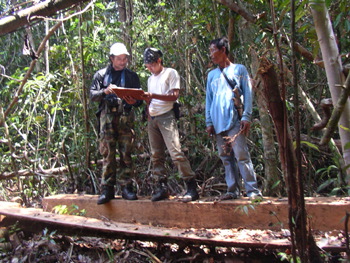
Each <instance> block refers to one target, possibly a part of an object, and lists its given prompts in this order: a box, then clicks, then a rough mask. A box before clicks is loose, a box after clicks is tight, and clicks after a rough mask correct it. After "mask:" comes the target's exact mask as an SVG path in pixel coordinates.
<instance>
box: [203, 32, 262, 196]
mask: <svg viewBox="0 0 350 263" xmlns="http://www.w3.org/2000/svg"><path fill="white" fill-rule="evenodd" d="M209 52H210V58H211V60H212V62H213V63H214V64H217V65H218V68H216V69H213V70H211V71H210V72H209V74H208V80H207V87H206V111H205V113H206V127H207V128H206V131H207V133H208V135H209V136H213V135H215V136H216V140H217V148H218V152H219V157H220V159H221V160H222V162H223V164H224V167H225V180H226V183H227V187H228V189H227V193H226V194H225V195H223V196H221V200H227V199H236V198H239V195H240V187H239V185H240V184H239V176H238V171H237V168H236V167H237V165H238V168H239V171H240V173H241V175H242V178H243V180H244V185H245V188H246V194H247V196H248V197H249V198H250V199H254V200H255V199H262V195H261V193H260V191H259V190H258V188H257V187H258V185H257V180H256V175H255V172H254V168H253V163H252V161H251V158H250V154H249V150H248V146H247V142H246V136H247V135H248V133H249V129H250V119H251V114H252V107H253V106H252V100H253V92H252V87H251V83H250V78H249V74H248V71H247V69H246V67H245V66H244V65H240V64H233V63H231V61H230V60H229V58H228V53H229V43H228V40H227V38H225V37H223V38H218V39H215V40H212V41H211V42H210V47H209ZM225 74H226V76H225ZM229 82H231V84H230V83H229ZM233 85H235V87H232V86H233ZM234 88H237V89H238V91H239V93H240V95H241V96H243V102H244V103H243V105H244V110H243V113H242V116H240V114H239V111H238V110H239V109H238V108H236V107H235V105H234V99H239V98H235V96H236V95H235V93H234V92H233V89H234ZM227 146H228V147H227ZM227 148H229V149H228V151H227V150H225V149H227ZM235 158H236V160H237V164H236V160H235Z"/></svg>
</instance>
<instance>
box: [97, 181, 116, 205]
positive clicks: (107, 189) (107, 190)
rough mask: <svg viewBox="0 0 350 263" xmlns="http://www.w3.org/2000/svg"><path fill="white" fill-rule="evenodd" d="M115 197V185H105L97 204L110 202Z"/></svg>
mask: <svg viewBox="0 0 350 263" xmlns="http://www.w3.org/2000/svg"><path fill="white" fill-rule="evenodd" d="M114 198H115V197H114V186H109V185H105V186H103V187H102V193H101V195H100V196H99V198H98V200H97V204H98V205H102V204H105V203H108V202H109V201H111V200H112V199H114Z"/></svg>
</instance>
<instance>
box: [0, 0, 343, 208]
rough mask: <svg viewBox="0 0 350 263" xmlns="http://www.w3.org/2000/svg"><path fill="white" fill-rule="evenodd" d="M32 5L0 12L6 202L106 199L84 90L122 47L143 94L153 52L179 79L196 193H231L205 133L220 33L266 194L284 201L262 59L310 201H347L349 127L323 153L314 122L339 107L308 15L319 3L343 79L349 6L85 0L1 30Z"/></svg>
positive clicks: (143, 178)
mask: <svg viewBox="0 0 350 263" xmlns="http://www.w3.org/2000/svg"><path fill="white" fill-rule="evenodd" d="M65 2H67V3H68V2H70V1H65ZM71 2H79V1H71ZM36 4H39V1H34V2H33V1H28V2H25V1H17V2H16V1H15V2H14V1H1V3H0V14H1V15H0V28H1V30H0V32H1V35H0V40H1V41H0V54H1V60H0V96H1V101H0V123H1V127H0V131H1V133H0V134H1V137H0V145H1V147H0V179H1V181H0V185H1V187H0V199H1V200H10V199H11V200H13V198H14V197H15V198H16V199H19V200H20V201H21V202H22V203H23V204H24V205H26V206H31V205H35V204H40V200H41V198H42V197H44V196H47V195H54V194H58V193H74V192H79V193H81V192H84V193H87V194H98V193H99V180H100V174H101V156H100V155H99V152H98V148H97V143H96V140H97V132H96V118H95V115H94V114H95V111H96V109H97V105H95V104H93V103H91V102H90V101H89V97H88V93H89V88H90V84H91V81H92V77H93V74H94V73H95V72H96V71H97V70H98V69H100V68H102V67H105V66H106V65H107V63H108V52H109V48H110V46H111V45H112V44H113V43H115V42H123V43H125V44H126V46H127V47H128V49H129V50H130V51H131V58H130V63H129V68H130V69H132V70H134V71H136V72H137V73H138V74H139V76H140V79H141V84H142V88H143V89H144V90H146V89H147V78H148V76H149V72H148V71H147V70H146V68H145V66H144V65H143V51H144V49H145V48H146V47H149V46H153V47H157V48H160V49H161V50H163V51H164V52H163V53H164V62H165V65H166V66H170V67H173V68H175V69H177V70H178V72H179V73H180V76H181V81H182V87H183V89H182V92H181V97H180V102H181V103H182V107H181V112H182V117H181V119H180V121H179V126H180V132H181V140H182V146H183V149H184V151H185V153H186V155H187V156H188V158H189V160H190V162H191V165H192V168H193V169H194V170H196V173H197V183H198V186H199V188H200V192H201V195H202V196H213V195H217V194H219V193H221V192H224V191H225V190H226V185H225V180H224V171H223V168H222V165H221V161H220V160H219V158H218V157H217V153H216V148H215V142H213V141H211V140H210V138H209V137H208V136H207V135H206V133H205V112H204V111H205V85H206V77H207V73H208V72H209V71H210V70H211V69H212V68H213V67H214V66H215V65H212V64H211V63H210V59H209V56H208V46H209V42H210V41H211V40H212V39H215V38H218V37H221V36H227V37H228V38H229V40H230V43H231V59H232V60H233V61H234V62H235V63H241V64H244V65H246V66H247V68H248V69H249V72H250V73H251V77H252V79H253V80H254V84H255V85H254V86H255V100H254V111H253V121H252V127H251V132H250V135H249V147H250V151H251V156H252V160H253V163H254V167H255V170H256V173H257V176H258V180H259V185H260V187H261V190H262V192H263V194H264V195H268V196H285V195H287V190H286V179H285V177H284V173H285V172H284V171H285V168H284V160H283V158H282V159H281V157H280V153H279V152H280V150H281V146H279V145H278V138H279V134H281V133H284V132H286V131H285V130H279V129H278V126H276V124H275V122H274V121H273V119H272V118H271V114H270V113H271V109H270V108H269V102H268V100H267V99H266V97H269V94H268V91H266V89H263V88H262V87H263V82H264V80H263V79H262V78H261V73H260V74H259V70H260V69H261V67H262V64H261V61H262V58H263V59H265V60H268V61H269V63H271V65H272V67H273V68H274V69H275V71H276V76H277V78H276V83H278V84H277V85H275V86H276V87H277V88H278V89H279V90H281V91H282V94H283V96H281V98H282V99H283V103H284V105H285V108H286V115H285V116H287V122H288V129H287V131H288V132H289V133H290V134H291V140H292V142H293V146H294V147H296V149H299V150H300V154H297V155H296V156H297V159H296V160H297V165H298V166H299V165H300V168H301V173H300V174H301V178H302V183H303V185H304V194H305V195H306V196H315V195H348V193H349V187H348V181H349V178H348V177H347V171H346V170H347V167H346V165H347V161H346V159H347V158H346V155H345V160H344V158H343V157H344V153H345V152H346V151H348V150H349V149H350V147H349V141H347V142H344V141H343V142H341V138H340V135H339V130H340V131H341V132H342V131H343V132H346V133H349V126H344V125H339V129H336V130H335V132H334V133H333V134H332V137H333V139H334V140H331V141H330V142H329V143H326V144H320V140H321V138H322V136H323V135H324V131H325V129H318V128H317V125H320V123H321V122H322V121H323V120H322V118H325V117H326V116H327V115H330V112H331V110H332V109H333V108H334V105H335V101H333V106H332V104H330V103H329V101H330V100H327V99H328V98H331V95H332V94H331V88H332V87H330V82H329V76H328V75H327V74H326V70H325V68H326V67H325V64H326V63H325V62H324V61H323V60H322V55H323V54H322V53H321V47H320V37H319V36H318V35H317V28H315V25H317V24H315V17H313V14H312V10H313V12H315V10H316V11H317V10H318V9H317V8H318V5H319V6H320V7H319V9H322V6H323V5H324V6H325V7H326V9H325V10H326V11H327V12H328V14H329V17H330V21H329V22H330V23H331V26H332V27H331V29H332V30H333V32H334V38H333V39H334V41H335V42H336V48H337V49H338V52H339V60H340V62H341V66H342V67H341V69H342V70H343V69H344V75H343V77H342V79H343V81H344V80H345V78H344V76H345V77H346V76H347V73H346V69H347V66H346V65H347V64H348V63H349V59H350V34H349V31H350V4H349V2H348V1H345V0H337V1H325V2H324V1H305V0H304V1H302V0H300V1H296V6H295V12H293V13H292V10H291V4H290V1H270V2H267V1H256V0H255V1H251V0H248V1H225V0H217V1H211V0H170V1H161V0H148V1H142V0H133V1H132V0H124V1H122V0H118V1H88V2H86V1H81V2H80V3H78V4H75V5H72V6H70V7H69V8H65V9H62V10H59V11H52V12H51V13H52V15H50V16H36V17H33V18H29V16H28V21H27V23H26V24H25V25H24V26H20V27H18V28H15V29H13V30H11V32H7V31H6V33H4V32H5V31H4V30H5V29H4V28H6V26H7V25H6V23H2V21H4V19H5V18H6V17H9V16H11V14H14V13H16V12H19V11H20V10H26V9H28V8H31V7H32V6H35V5H36ZM49 8H50V7H48V9H49ZM291 14H293V15H294V18H293V17H292V15H291ZM292 18H293V19H292ZM293 20H295V24H293V23H292V21H293ZM294 27H295V32H294V33H293V34H292V32H293V28H294ZM46 36H48V37H46ZM293 43H294V45H293ZM292 46H294V49H292ZM293 62H295V63H294V64H293ZM293 65H295V66H293ZM260 72H261V71H260ZM295 81H296V82H295ZM295 87H297V88H295ZM338 89H340V87H339V86H338ZM296 98H297V99H296ZM347 100H348V99H347ZM270 106H271V105H270ZM281 110H282V109H281ZM346 110H347V108H345V111H346ZM142 111H143V106H141V107H139V108H137V109H136V116H137V117H136V122H135V131H136V134H137V136H136V138H137V139H136V141H135V144H136V149H135V151H134V160H135V163H136V170H137V173H136V174H137V176H136V177H135V178H134V180H135V182H136V183H137V185H138V191H139V193H138V194H139V195H149V194H150V191H151V187H150V184H151V183H150V182H149V180H148V179H149V176H150V161H149V146H148V137H147V131H146V122H145V121H143V119H142ZM347 114H348V113H347ZM315 124H316V126H315ZM276 127H277V128H276ZM322 127H324V126H322ZM298 145H299V146H300V147H299V146H298ZM282 148H283V147H282ZM288 158H291V159H293V158H294V157H291V156H287V159H288ZM169 170H170V174H171V182H170V184H171V186H172V188H173V191H174V192H180V191H182V190H183V185H182V184H183V183H182V182H181V180H178V179H179V178H178V174H177V171H176V170H175V167H172V164H171V162H169Z"/></svg>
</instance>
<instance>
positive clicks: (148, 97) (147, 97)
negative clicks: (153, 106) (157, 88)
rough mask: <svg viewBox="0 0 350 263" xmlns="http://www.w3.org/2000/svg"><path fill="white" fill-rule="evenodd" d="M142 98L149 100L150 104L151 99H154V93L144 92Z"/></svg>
mask: <svg viewBox="0 0 350 263" xmlns="http://www.w3.org/2000/svg"><path fill="white" fill-rule="evenodd" d="M142 98H143V99H144V100H145V101H146V102H147V104H149V103H150V101H151V100H152V93H149V92H144V93H143V94H142Z"/></svg>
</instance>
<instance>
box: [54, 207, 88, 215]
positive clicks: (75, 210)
mask: <svg viewBox="0 0 350 263" xmlns="http://www.w3.org/2000/svg"><path fill="white" fill-rule="evenodd" d="M52 212H53V213H56V214H59V215H76V216H85V214H86V210H85V209H82V210H79V207H78V206H77V205H71V206H69V207H68V206H67V205H56V206H55V207H54V208H53V209H52Z"/></svg>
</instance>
